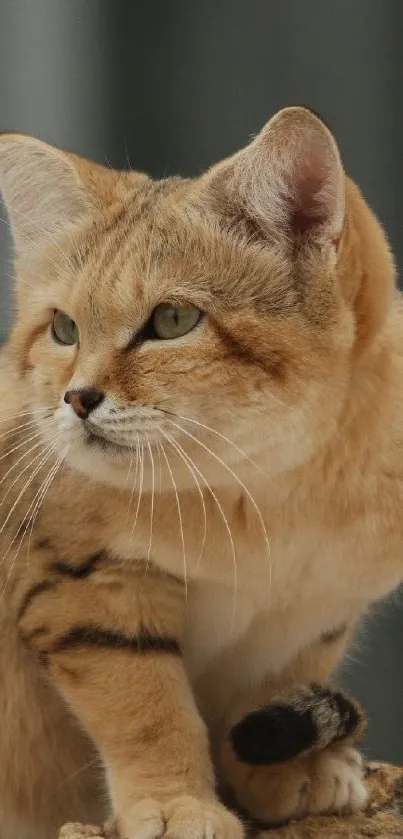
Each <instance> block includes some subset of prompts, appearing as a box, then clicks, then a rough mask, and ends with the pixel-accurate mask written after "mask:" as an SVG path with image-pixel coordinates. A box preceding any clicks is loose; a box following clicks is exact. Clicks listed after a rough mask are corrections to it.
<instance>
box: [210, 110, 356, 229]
mask: <svg viewBox="0 0 403 839" xmlns="http://www.w3.org/2000/svg"><path fill="white" fill-rule="evenodd" d="M204 178H205V180H204V182H205V184H206V185H207V191H208V193H209V195H210V200H213V203H214V204H215V205H216V207H217V209H218V210H219V212H221V213H224V214H225V215H227V217H230V218H231V217H232V220H233V222H234V223H235V224H236V221H237V219H238V220H239V221H241V220H243V221H245V220H246V221H247V222H249V229H251V228H252V229H253V230H254V231H255V233H257V234H258V235H261V236H262V237H263V238H267V239H269V240H270V241H283V242H293V241H295V240H296V239H298V240H301V239H304V240H305V241H306V242H308V241H312V242H313V241H317V242H320V241H322V242H323V243H325V242H327V243H330V242H331V243H333V244H335V245H337V244H338V241H339V239H340V236H341V232H342V227H343V220H344V201H345V176H344V171H343V167H342V163H341V159H340V154H339V151H338V148H337V145H336V142H335V140H334V138H333V136H332V134H331V132H330V131H329V129H328V128H327V127H326V126H325V124H324V123H323V122H322V121H321V120H320V119H319V118H318V117H317V116H315V114H313V113H312V112H311V111H309V110H307V109H306V108H285V109H284V110H282V111H280V112H279V113H278V114H276V116H274V117H273V118H272V119H271V120H270V122H268V123H267V124H266V125H265V127H264V128H263V130H262V131H261V132H260V134H258V135H257V137H255V139H254V140H253V141H252V142H251V143H250V145H249V146H247V147H246V148H245V149H243V150H242V151H240V152H238V153H237V154H235V155H234V156H233V157H232V158H230V159H228V160H224V161H223V162H222V163H219V164H218V165H217V166H215V167H213V169H211V171H210V172H208V173H207V175H205V176H204Z"/></svg>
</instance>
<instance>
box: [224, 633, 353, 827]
mask: <svg viewBox="0 0 403 839" xmlns="http://www.w3.org/2000/svg"><path fill="white" fill-rule="evenodd" d="M328 653H329V651H326V654H325V655H323V651H322V650H320V649H319V650H318V649H315V647H313V648H310V649H308V650H306V651H304V652H303V653H302V654H301V655H300V656H299V657H298V660H297V661H295V662H294V663H293V664H292V666H291V667H290V668H288V670H287V671H286V672H284V673H283V674H282V675H280V676H278V677H276V678H275V679H274V678H272V679H268V680H267V682H266V684H264V685H262V686H260V687H259V689H258V690H257V691H256V692H255V695H254V696H253V692H251V693H250V695H249V697H248V698H246V697H243V698H242V699H241V700H240V702H239V704H238V706H237V707H235V708H234V709H232V713H231V714H230V716H229V719H228V720H227V728H226V732H225V735H224V737H223V739H222V742H221V746H220V748H219V754H218V763H219V768H220V774H221V777H222V778H223V781H224V783H225V784H226V786H227V788H228V789H229V790H230V792H231V796H232V797H235V799H236V801H237V803H238V804H239V805H240V806H241V807H242V808H243V809H244V810H245V811H247V813H249V814H250V815H251V816H253V817H254V818H255V819H257V820H258V821H260V822H263V823H266V824H278V823H282V822H284V821H287V820H289V819H290V818H301V817H302V816H306V815H308V814H319V813H325V812H332V813H335V812H356V811H358V810H360V809H362V808H363V807H364V806H365V803H366V801H367V793H366V789H365V784H364V771H363V764H362V759H361V757H360V755H359V753H358V752H357V751H356V750H355V749H354V748H353V744H354V743H355V742H356V741H357V739H359V737H360V736H361V734H362V732H363V728H364V724H365V720H364V715H363V712H362V710H361V709H360V707H359V705H358V703H357V702H355V701H354V700H352V699H350V698H349V697H347V696H345V695H344V694H343V693H341V692H340V691H338V690H337V689H335V688H332V687H331V686H330V685H329V684H318V683H317V682H316V683H315V682H311V681H310V680H311V679H313V678H314V676H315V675H316V676H321V677H323V675H324V667H323V662H324V659H327V660H328V659H329V654H328ZM315 658H317V667H316V668H315V667H314V666H313V665H314V663H315ZM315 670H316V673H315ZM304 674H305V676H306V679H307V682H308V683H305V684H304V683H302V678H303V676H304Z"/></svg>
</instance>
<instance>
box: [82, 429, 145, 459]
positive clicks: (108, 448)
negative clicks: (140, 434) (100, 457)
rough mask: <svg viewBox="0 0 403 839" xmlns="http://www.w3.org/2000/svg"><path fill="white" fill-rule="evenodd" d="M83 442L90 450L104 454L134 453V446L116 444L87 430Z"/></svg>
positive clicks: (101, 435)
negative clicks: (97, 450) (94, 449)
mask: <svg viewBox="0 0 403 839" xmlns="http://www.w3.org/2000/svg"><path fill="white" fill-rule="evenodd" d="M85 442H86V444H87V445H88V446H91V448H98V449H100V450H101V451H102V452H103V453H104V454H125V453H126V454H132V453H133V452H134V451H135V446H131V445H129V444H128V443H120V442H119V443H117V442H115V441H112V440H110V439H109V438H107V437H104V435H103V434H99V433H97V432H94V431H88V430H87V434H86V440H85Z"/></svg>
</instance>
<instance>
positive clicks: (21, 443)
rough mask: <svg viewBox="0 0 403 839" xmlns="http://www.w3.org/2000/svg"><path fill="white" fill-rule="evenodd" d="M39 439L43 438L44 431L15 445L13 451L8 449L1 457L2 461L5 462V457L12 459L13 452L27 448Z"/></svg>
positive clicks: (37, 432)
mask: <svg viewBox="0 0 403 839" xmlns="http://www.w3.org/2000/svg"><path fill="white" fill-rule="evenodd" d="M52 422H53V420H52ZM37 437H42V431H39V430H38V431H35V434H32V435H31V436H30V437H25V439H24V440H22V441H21V442H20V443H18V444H17V445H13V446H12V447H11V449H7V451H6V452H4V453H3V454H2V455H0V460H4V458H5V457H10V455H11V454H13V452H16V451H18V449H20V448H21V447H22V446H25V445H26V444H27V443H31V442H32V440H35V439H36V438H37Z"/></svg>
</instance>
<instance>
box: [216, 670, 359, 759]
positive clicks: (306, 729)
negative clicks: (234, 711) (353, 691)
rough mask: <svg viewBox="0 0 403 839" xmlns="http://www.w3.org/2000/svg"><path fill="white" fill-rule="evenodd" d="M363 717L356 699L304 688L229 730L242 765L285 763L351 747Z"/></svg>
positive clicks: (317, 687)
mask: <svg viewBox="0 0 403 839" xmlns="http://www.w3.org/2000/svg"><path fill="white" fill-rule="evenodd" d="M365 722H366V720H365V714H364V712H363V710H362V708H361V707H360V705H359V704H358V702H356V701H355V700H354V699H350V698H349V697H347V696H346V695H345V694H344V693H341V692H340V691H336V690H334V689H332V688H331V687H323V686H322V685H307V686H305V685H302V686H298V687H295V688H294V689H293V690H292V691H291V692H290V693H287V694H286V695H284V696H279V697H277V698H274V699H273V702H271V703H270V704H269V705H265V706H264V707H262V708H258V709H256V710H254V711H251V712H250V713H249V714H247V715H246V716H245V717H243V719H241V720H240V721H239V722H238V723H237V724H236V725H234V727H233V728H232V729H231V731H230V735H229V736H230V741H231V744H232V748H233V750H234V752H235V754H236V756H237V758H238V760H240V761H242V763H248V764H250V765H254V766H258V765H268V764H271V763H283V762H284V761H286V760H290V759H291V758H293V757H297V756H298V755H301V754H307V753H308V752H310V751H313V750H320V749H324V748H325V747H326V746H329V745H331V744H332V743H338V742H341V741H348V742H351V743H352V742H354V741H355V740H357V739H359V737H360V736H361V735H362V733H363V731H364V728H365Z"/></svg>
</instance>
